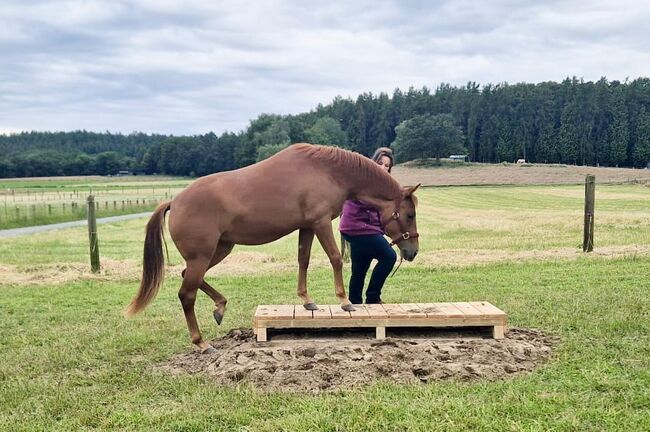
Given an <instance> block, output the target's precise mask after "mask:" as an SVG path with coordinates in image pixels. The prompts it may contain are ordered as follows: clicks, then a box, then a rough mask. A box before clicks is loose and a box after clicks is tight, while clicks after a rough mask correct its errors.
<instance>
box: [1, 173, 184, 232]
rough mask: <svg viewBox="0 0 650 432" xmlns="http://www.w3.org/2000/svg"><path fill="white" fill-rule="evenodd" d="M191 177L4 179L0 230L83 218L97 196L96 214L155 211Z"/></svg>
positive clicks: (2, 181) (109, 214)
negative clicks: (88, 204) (92, 197)
mask: <svg viewBox="0 0 650 432" xmlns="http://www.w3.org/2000/svg"><path fill="white" fill-rule="evenodd" d="M190 181H191V180H190V179H186V178H180V177H165V176H127V177H101V176H86V177H50V178H31V179H4V180H3V179H0V229H9V228H18V227H26V226H35V225H46V224H52V223H57V222H67V221H72V220H82V219H85V218H86V217H87V216H86V215H87V213H86V207H87V205H86V199H87V197H88V196H89V195H93V196H94V197H95V203H96V207H97V212H96V213H97V215H98V217H106V216H116V215H123V214H131V213H139V212H143V211H149V210H153V209H154V208H155V207H156V206H157V204H158V203H159V202H160V201H162V200H165V199H170V198H171V197H173V196H174V195H175V194H177V193H178V192H179V191H180V190H181V189H182V188H184V187H185V186H187V184H188V183H189V182H190Z"/></svg>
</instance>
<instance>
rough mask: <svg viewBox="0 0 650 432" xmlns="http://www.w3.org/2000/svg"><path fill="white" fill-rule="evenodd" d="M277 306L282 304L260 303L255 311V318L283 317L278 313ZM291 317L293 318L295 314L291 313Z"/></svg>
mask: <svg viewBox="0 0 650 432" xmlns="http://www.w3.org/2000/svg"><path fill="white" fill-rule="evenodd" d="M277 306H280V305H260V306H258V307H257V310H256V311H255V319H260V318H263V319H283V317H282V316H279V315H278V309H277ZM284 318H288V316H285V317H284ZM291 318H293V314H291Z"/></svg>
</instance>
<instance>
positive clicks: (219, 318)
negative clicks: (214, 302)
mask: <svg viewBox="0 0 650 432" xmlns="http://www.w3.org/2000/svg"><path fill="white" fill-rule="evenodd" d="M212 315H213V316H214V320H215V321H216V322H217V324H218V325H221V321H223V314H222V313H221V312H219V311H218V310H215V311H214V312H212Z"/></svg>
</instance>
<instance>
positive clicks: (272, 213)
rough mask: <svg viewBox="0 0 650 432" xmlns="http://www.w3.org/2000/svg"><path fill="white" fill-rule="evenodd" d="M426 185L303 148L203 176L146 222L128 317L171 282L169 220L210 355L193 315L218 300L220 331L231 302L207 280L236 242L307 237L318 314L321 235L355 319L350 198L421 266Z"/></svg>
mask: <svg viewBox="0 0 650 432" xmlns="http://www.w3.org/2000/svg"><path fill="white" fill-rule="evenodd" d="M419 186H420V185H417V186H414V187H406V188H403V187H402V186H400V184H399V183H398V182H397V181H396V180H395V179H394V178H393V177H392V176H391V175H390V174H388V173H387V172H385V171H384V170H382V169H381V168H380V167H379V165H377V164H376V163H374V162H373V161H372V160H370V159H368V158H366V157H364V156H362V155H360V154H359V153H354V152H351V151H348V150H343V149H340V148H337V147H331V146H322V145H312V144H304V143H300V144H294V145H291V146H289V147H287V148H286V149H284V150H282V151H280V152H278V153H276V154H275V155H273V156H272V157H270V158H268V159H266V160H263V161H261V162H258V163H256V164H253V165H249V166H247V167H244V168H240V169H236V170H233V171H226V172H220V173H215V174H211V175H207V176H205V177H200V178H198V179H197V180H195V181H194V182H193V183H191V184H190V185H189V186H188V187H186V188H185V189H184V190H183V191H181V192H180V193H179V194H178V195H177V196H175V197H174V198H173V199H172V200H171V201H166V202H163V203H161V204H160V205H159V206H158V207H157V208H156V210H155V211H154V212H153V214H152V216H151V218H150V220H149V222H148V223H147V227H146V235H145V240H144V256H143V269H142V279H141V282H140V288H139V290H138V292H137V294H136V295H135V297H134V298H133V300H132V301H131V303H130V304H129V305H128V306H127V308H126V310H125V315H126V316H131V315H133V314H135V313H138V312H139V311H141V310H142V309H144V308H145V307H146V306H147V305H148V304H149V303H150V302H151V301H152V300H153V299H154V297H155V296H156V294H157V292H158V290H159V287H160V285H161V283H162V280H163V276H164V265H165V264H164V256H163V250H162V249H163V248H162V246H163V242H165V239H164V236H163V227H164V224H165V214H166V213H167V212H169V217H168V229H169V233H170V235H171V238H172V240H173V242H174V244H175V245H176V248H177V249H178V251H179V252H180V254H181V256H182V257H183V259H184V260H185V269H184V270H183V271H182V273H181V275H182V277H183V281H182V283H181V287H180V290H179V292H178V297H179V299H180V302H181V305H182V307H183V312H184V314H185V320H186V321H187V327H188V329H189V333H190V338H191V340H192V343H193V344H194V345H195V346H196V347H198V349H199V350H200V351H201V352H202V353H210V352H214V351H215V349H214V348H213V347H212V346H211V345H210V344H208V343H207V342H205V341H204V340H203V338H202V336H201V332H200V330H199V326H198V323H197V320H196V315H195V313H194V304H195V300H196V295H197V292H198V290H199V289H200V290H201V291H203V292H204V293H205V294H207V295H208V296H209V297H210V298H211V299H212V301H214V303H215V309H214V312H213V316H214V319H215V320H216V322H217V324H221V322H222V320H223V316H224V313H225V311H226V303H227V300H226V298H225V297H224V296H223V295H221V294H220V293H219V292H218V291H217V290H215V289H214V288H213V287H212V286H210V285H209V284H208V283H207V282H206V281H205V279H204V275H205V273H206V272H207V271H208V269H210V268H211V267H213V266H215V265H217V264H218V263H219V262H220V261H222V260H223V259H224V258H226V256H228V254H229V253H230V252H231V251H232V249H233V247H234V246H235V245H236V244H239V245H260V244H265V243H270V242H272V241H274V240H277V239H279V238H281V237H284V236H286V235H288V234H290V233H292V232H294V231H296V230H298V231H299V234H298V268H299V271H298V290H297V291H298V297H300V299H301V300H302V302H303V306H304V307H305V308H306V309H308V310H316V309H318V306H317V305H316V304H315V303H314V301H313V300H312V299H311V297H310V296H309V294H308V293H307V268H308V266H309V258H310V254H311V247H312V242H313V239H314V236H316V237H317V238H318V240H319V242H320V244H321V245H322V247H323V249H324V250H325V253H326V254H327V256H328V258H329V261H330V263H331V266H332V269H333V272H334V287H335V294H336V297H337V298H338V300H339V301H340V302H341V308H342V309H343V310H345V311H352V310H354V306H353V305H352V304H350V301H349V300H348V297H347V295H346V293H345V287H344V285H343V275H342V268H343V261H342V258H341V253H340V252H339V249H338V246H337V244H336V240H335V237H334V234H333V232H332V220H333V219H335V218H336V217H338V216H339V214H340V213H341V209H342V208H343V203H344V202H345V200H348V199H357V200H361V201H364V202H366V203H368V204H370V205H373V206H375V207H376V208H377V209H378V210H379V211H380V214H381V220H382V225H383V226H384V229H385V231H386V233H387V234H388V235H389V236H390V237H391V240H392V242H391V246H392V245H397V246H398V247H399V249H400V254H401V256H402V258H403V259H406V260H407V261H412V260H413V259H414V258H415V256H416V255H417V253H418V248H419V244H418V233H417V224H416V218H415V208H416V204H417V199H416V197H415V195H414V194H413V192H415V190H416V189H417V188H418V187H419ZM165 247H166V243H165Z"/></svg>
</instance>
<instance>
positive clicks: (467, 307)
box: [453, 302, 483, 319]
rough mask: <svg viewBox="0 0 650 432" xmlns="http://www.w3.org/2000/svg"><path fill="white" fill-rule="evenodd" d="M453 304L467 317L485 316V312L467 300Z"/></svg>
mask: <svg viewBox="0 0 650 432" xmlns="http://www.w3.org/2000/svg"><path fill="white" fill-rule="evenodd" d="M453 305H454V306H456V307H457V308H458V309H459V310H460V311H461V312H463V313H464V314H465V318H469V319H473V318H479V317H483V314H482V313H481V311H480V310H478V309H476V308H475V307H474V306H472V305H471V304H469V303H467V302H458V303H454V304H453Z"/></svg>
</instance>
